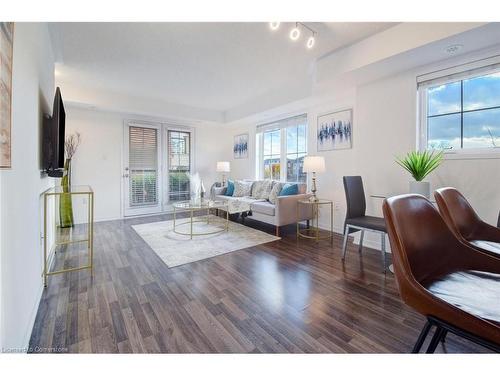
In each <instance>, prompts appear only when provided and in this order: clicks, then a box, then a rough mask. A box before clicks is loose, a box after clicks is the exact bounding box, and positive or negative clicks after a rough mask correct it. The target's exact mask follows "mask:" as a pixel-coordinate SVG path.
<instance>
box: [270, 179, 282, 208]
mask: <svg viewBox="0 0 500 375" xmlns="http://www.w3.org/2000/svg"><path fill="white" fill-rule="evenodd" d="M283 186H285V184H284V183H283V182H275V183H274V185H273V188H272V189H271V192H270V193H269V198H268V199H269V202H271V203H272V204H276V197H277V196H278V195H280V192H281V189H283Z"/></svg>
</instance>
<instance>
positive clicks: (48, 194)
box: [43, 185, 94, 287]
mask: <svg viewBox="0 0 500 375" xmlns="http://www.w3.org/2000/svg"><path fill="white" fill-rule="evenodd" d="M67 196H70V198H71V201H72V202H73V199H72V198H73V197H74V196H87V198H88V199H87V218H88V219H87V233H86V236H85V237H84V238H81V239H72V238H71V237H72V235H71V236H69V239H67V240H64V241H59V242H58V241H57V238H56V237H55V238H54V245H53V248H54V251H56V249H57V247H58V246H61V245H70V244H74V243H87V256H88V262H87V264H86V265H83V266H79V267H73V268H66V269H60V270H55V271H50V270H49V265H48V259H47V256H48V253H49V249H48V246H49V245H48V243H47V230H48V221H49V217H48V214H49V212H48V205H49V199H50V198H56V200H57V199H59V202H55V203H59V204H60V200H61V198H62V197H67ZM73 203H74V202H73ZM56 207H57V204H54V215H55V217H57V216H58V215H57V212H56ZM54 221H55V220H54ZM56 227H57V225H56ZM93 253H94V191H93V190H92V188H91V187H90V186H88V185H81V186H70V187H69V188H68V189H66V188H63V187H62V186H55V187H53V188H50V189H48V190H46V191H45V192H43V285H44V286H45V287H47V278H48V276H51V275H57V274H61V273H65V272H72V271H80V270H85V269H90V272H91V274H92V271H93Z"/></svg>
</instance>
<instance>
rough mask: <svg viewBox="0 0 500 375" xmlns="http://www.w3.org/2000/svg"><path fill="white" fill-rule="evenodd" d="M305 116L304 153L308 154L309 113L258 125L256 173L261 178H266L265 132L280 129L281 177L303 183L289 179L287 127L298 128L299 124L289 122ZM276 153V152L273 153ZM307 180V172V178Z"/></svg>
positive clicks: (282, 180) (283, 179)
mask: <svg viewBox="0 0 500 375" xmlns="http://www.w3.org/2000/svg"><path fill="white" fill-rule="evenodd" d="M300 117H304V121H305V122H304V123H305V146H306V148H305V152H304V154H305V155H306V156H307V154H308V133H309V132H308V129H309V122H308V117H307V113H302V114H299V115H296V116H291V117H286V118H282V119H279V120H276V121H273V122H270V123H267V124H263V125H259V126H257V132H256V142H257V157H256V175H257V178H259V179H264V178H265V177H264V169H265V168H264V133H267V132H272V131H276V130H279V131H280V179H279V181H281V182H291V183H293V182H296V183H301V182H300V181H299V180H297V181H287V172H288V159H287V156H288V154H289V153H288V150H287V129H288V128H290V127H295V128H297V127H298V125H299V124H296V125H289V124H288V122H289V121H292V120H294V119H296V118H300ZM295 154H302V152H297V153H295ZM272 155H275V154H272ZM305 181H307V173H306V180H305Z"/></svg>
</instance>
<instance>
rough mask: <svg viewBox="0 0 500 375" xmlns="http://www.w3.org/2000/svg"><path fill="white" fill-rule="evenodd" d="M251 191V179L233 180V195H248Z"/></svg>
mask: <svg viewBox="0 0 500 375" xmlns="http://www.w3.org/2000/svg"><path fill="white" fill-rule="evenodd" d="M251 191H252V182H251V181H234V193H233V197H249V196H250V192H251Z"/></svg>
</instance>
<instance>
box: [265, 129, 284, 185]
mask: <svg viewBox="0 0 500 375" xmlns="http://www.w3.org/2000/svg"><path fill="white" fill-rule="evenodd" d="M262 137H263V140H264V151H263V153H262V155H263V157H264V178H270V179H272V180H279V179H280V174H281V129H276V130H269V131H266V132H264V134H263V136H262Z"/></svg>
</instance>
